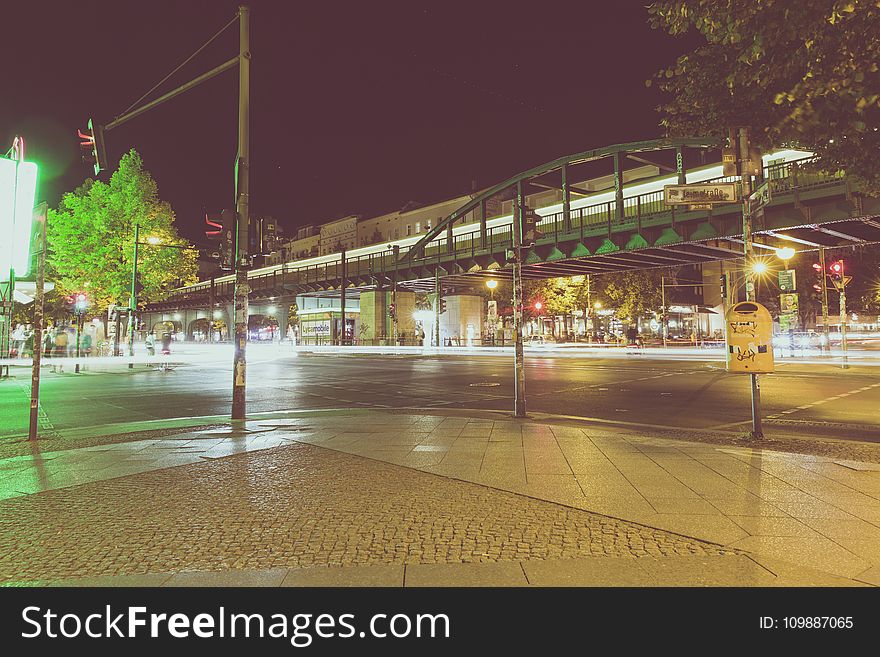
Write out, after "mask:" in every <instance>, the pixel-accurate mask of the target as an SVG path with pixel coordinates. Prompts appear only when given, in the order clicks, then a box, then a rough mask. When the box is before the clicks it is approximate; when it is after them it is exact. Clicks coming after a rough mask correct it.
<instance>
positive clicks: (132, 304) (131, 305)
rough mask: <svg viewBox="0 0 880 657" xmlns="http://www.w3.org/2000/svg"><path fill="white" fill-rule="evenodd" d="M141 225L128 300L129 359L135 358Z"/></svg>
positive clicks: (137, 227)
mask: <svg viewBox="0 0 880 657" xmlns="http://www.w3.org/2000/svg"><path fill="white" fill-rule="evenodd" d="M140 230H141V227H140V224H138V223H135V225H134V262H133V263H132V267H131V296H130V297H129V299H128V357H129V358H134V311H135V308H137V289H136V288H135V286H136V285H137V275H138V240H139V239H140V234H141V233H140ZM133 367H134V361H129V363H128V369H132V368H133Z"/></svg>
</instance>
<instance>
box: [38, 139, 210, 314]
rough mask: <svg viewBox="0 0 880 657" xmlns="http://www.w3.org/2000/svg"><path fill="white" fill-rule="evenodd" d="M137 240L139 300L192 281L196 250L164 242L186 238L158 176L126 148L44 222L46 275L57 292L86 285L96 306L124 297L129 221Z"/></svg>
mask: <svg viewBox="0 0 880 657" xmlns="http://www.w3.org/2000/svg"><path fill="white" fill-rule="evenodd" d="M135 224H138V226H139V227H140V236H141V237H140V241H141V242H146V241H148V238H156V239H157V240H158V242H157V244H155V245H152V244H144V245H142V246H140V247H139V253H138V267H137V269H138V279H139V283H140V285H142V286H143V289H142V290H141V291H139V293H138V299H139V301H141V302H144V303H146V302H150V301H157V300H159V299H161V298H163V297H164V295H165V294H167V292H169V291H170V290H171V289H173V288H174V287H176V286H178V285H181V284H184V285H185V284H189V283H193V282H195V281H196V272H197V264H196V258H197V253H196V251H194V250H189V249H178V248H163V246H164V247H167V246H168V245H177V246H183V245H186V244H187V243H186V242H185V241H183V240H182V239H181V238H180V237H179V236H178V234H177V230H176V229H175V227H174V212H173V211H172V209H171V206H170V205H169V204H168V203H167V202H164V201H161V200H159V195H158V190H157V187H156V182H155V181H154V180H153V178H152V176H150V174H149V172H147V171H145V170H144V168H143V162H142V160H141V157H140V155H138V153H137V152H136V151H134V150H132V151H130V152H129V153H128V154H126V155H125V156H123V158H122V159H121V160H120V162H119V168H118V169H117V170H116V172H115V173H114V174H113V176H112V177H111V178H110V182H109V183H104V182H101V181H98V180H91V179H89V180H86V181H85V183H84V184H83V185H82V186H81V187H79V188H77V189H76V190H75V191H73V192H68V193H67V194H65V195H64V196H63V197H62V199H61V202H60V204H59V206H58V209H57V210H50V212H49V219H48V222H47V240H48V246H49V249H48V255H47V270H48V274H47V276H51V278H52V279H53V280H54V281H55V283H56V286H57V287H58V288H59V289H60V291H61V292H62V293H75V292H80V291H85V292H86V293H87V294H88V296H89V303H90V305H91V306H92V308H93V309H99V308H100V309H103V308H106V307H107V306H108V305H109V304H110V303H117V304H118V303H123V304H126V305H127V302H128V298H129V294H130V291H131V275H132V265H133V257H134V252H133V249H134V227H135Z"/></svg>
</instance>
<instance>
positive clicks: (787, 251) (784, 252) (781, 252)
mask: <svg viewBox="0 0 880 657" xmlns="http://www.w3.org/2000/svg"><path fill="white" fill-rule="evenodd" d="M794 254H795V250H794V249H793V248H791V247H790V246H784V247H782V248H781V249H776V257H778V258H779V259H780V260H782V261H784V262H785V264H786V266H788V261H789V260H791V259H792V258H793V257H794Z"/></svg>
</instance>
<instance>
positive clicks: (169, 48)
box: [0, 0, 697, 240]
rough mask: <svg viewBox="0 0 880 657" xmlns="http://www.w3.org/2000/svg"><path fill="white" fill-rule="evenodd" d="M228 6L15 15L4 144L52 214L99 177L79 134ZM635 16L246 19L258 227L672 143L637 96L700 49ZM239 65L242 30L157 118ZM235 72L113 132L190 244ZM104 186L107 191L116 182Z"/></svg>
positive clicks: (439, 6)
mask: <svg viewBox="0 0 880 657" xmlns="http://www.w3.org/2000/svg"><path fill="white" fill-rule="evenodd" d="M238 4H239V3H238V2H235V1H228V0H212V1H207V0H197V1H194V0H186V1H182V0H177V1H176V2H165V1H150V2H127V1H119V0H117V1H115V2H103V1H101V2H99V1H86V0H80V1H69V2H39V1H31V2H29V3H15V4H14V5H13V4H12V3H7V4H6V5H5V6H4V10H3V12H4V19H5V20H4V37H3V42H4V49H3V50H4V53H5V56H4V60H3V61H4V63H3V65H2V67H0V70H2V79H3V82H4V90H3V94H2V100H0V139H2V142H0V143H2V144H3V149H4V151H5V149H7V148H8V147H9V146H10V145H11V143H12V138H13V136H14V135H16V134H22V135H23V136H24V137H25V138H26V139H27V141H28V149H29V153H28V154H29V158H28V159H33V160H35V161H37V162H39V163H40V164H41V166H42V174H43V178H42V182H41V196H42V197H43V198H45V199H46V200H48V201H49V202H50V204H52V205H54V204H56V203H57V201H58V199H59V198H60V195H61V194H62V193H63V192H65V191H68V190H72V189H73V188H75V187H76V186H77V185H79V184H81V183H82V181H83V180H84V179H85V178H86V177H87V176H88V175H89V174H90V173H91V171H90V169H89V167H88V166H87V165H84V164H82V163H81V161H80V151H79V146H78V141H77V138H76V129H77V128H78V127H81V128H85V125H86V122H87V120H88V118H89V117H93V118H94V119H95V121H96V122H97V123H109V122H110V121H111V120H113V118H114V117H115V116H118V115H120V114H122V113H123V112H124V110H125V109H126V108H127V107H128V106H129V105H131V103H133V102H134V101H135V100H136V99H137V98H139V97H140V96H141V95H142V94H143V93H145V92H146V91H147V90H148V89H150V88H151V87H152V86H153V85H154V84H155V83H157V82H158V81H159V80H161V79H162V78H163V77H164V76H165V75H166V74H168V73H169V72H171V70H173V69H174V68H175V67H176V66H177V65H178V64H180V63H181V62H183V61H184V60H185V59H186V58H187V57H188V56H189V55H190V54H192V53H193V52H194V51H195V50H196V49H197V48H198V47H199V46H201V45H202V44H203V43H204V42H205V41H207V39H208V38H210V37H211V36H212V35H213V34H214V33H215V32H216V31H217V30H219V29H220V28H221V27H222V26H223V25H224V24H225V23H226V22H227V21H228V20H230V19H231V18H232V17H233V16H234V15H235V13H236V12H237V7H238ZM645 4H647V3H646V2H644V1H631V0H615V1H608V2H593V1H591V0H583V1H581V2H558V3H557V2H547V1H543V2H534V3H528V4H525V3H510V2H480V3H477V2H473V1H472V2H457V1H444V2H418V1H410V2H400V3H388V2H380V1H376V2H325V3H320V2H311V3H306V2H299V1H296V2H294V1H281V0H253V1H252V2H251V9H252V12H251V52H252V57H253V59H252V66H251V71H252V83H251V212H252V214H253V215H257V216H260V215H264V214H270V215H273V216H275V217H276V218H277V219H278V220H279V221H280V223H281V225H282V226H284V227H285V229H288V230H289V229H291V228H294V227H296V226H299V225H304V224H308V223H321V222H323V221H326V220H329V219H332V218H335V217H338V216H342V215H344V214H348V213H358V214H363V215H366V216H370V215H375V214H379V213H383V212H390V211H393V210H395V209H398V208H400V207H401V206H403V205H404V204H405V203H406V202H407V201H411V200H412V201H417V202H421V203H432V202H435V201H438V200H441V199H443V198H448V197H451V196H455V195H458V194H461V193H465V192H466V191H468V190H469V189H470V186H471V181H472V180H476V182H477V184H478V185H479V186H481V187H484V186H488V185H491V184H494V183H496V182H499V181H500V180H501V179H503V178H506V177H508V176H509V175H511V174H514V173H516V172H517V171H520V170H524V169H527V168H530V167H532V166H535V165H537V164H540V163H541V162H544V161H547V160H551V159H554V158H556V157H559V156H562V155H567V154H570V153H575V152H579V151H583V150H588V149H591V148H597V147H601V146H605V145H608V144H612V143H617V142H627V141H636V140H639V139H652V138H657V137H661V136H662V133H661V129H660V127H659V126H658V122H659V116H658V114H657V113H656V111H655V107H656V106H657V105H658V104H659V102H660V100H661V98H660V97H659V95H658V92H657V91H656V90H655V89H654V88H653V87H652V88H646V87H645V84H644V82H645V80H646V79H647V78H649V77H651V75H652V74H653V73H654V72H655V71H656V70H658V69H659V68H661V67H662V66H664V65H666V64H667V63H669V62H671V61H673V60H674V58H675V57H676V56H678V55H679V54H680V53H682V52H684V51H686V50H689V49H690V48H692V47H693V46H694V45H696V43H697V39H696V37H689V38H686V39H674V38H672V37H669V36H668V35H666V34H664V33H663V32H661V31H658V30H652V29H650V27H649V26H648V24H647V12H646V10H645V8H644V5H645ZM237 53H238V26H237V23H236V24H235V25H234V26H232V27H231V28H230V29H228V30H227V31H226V32H225V33H224V34H223V35H222V36H221V37H220V38H218V39H217V40H216V41H215V42H214V43H213V44H212V45H211V46H210V47H208V48H207V49H205V50H204V51H203V52H202V53H201V54H200V55H199V56H198V57H197V58H196V59H195V60H194V61H193V62H191V63H190V64H189V65H187V66H186V67H184V68H183V69H182V70H181V71H180V72H178V73H177V75H175V76H174V77H173V78H172V79H171V80H170V81H169V82H168V83H166V84H165V85H163V86H162V87H161V88H160V89H159V90H158V91H157V92H156V93H154V94H153V95H152V96H150V97H149V98H148V100H150V99H152V98H155V97H156V96H158V95H161V94H162V93H164V92H165V91H168V90H170V89H171V88H173V87H174V86H177V85H179V84H181V83H183V82H186V81H188V80H190V79H192V78H194V77H196V76H197V75H199V74H201V73H202V72H205V71H207V70H209V69H210V68H213V67H214V66H216V65H218V64H220V63H222V62H224V61H226V60H228V59H230V58H231V57H233V56H235V55H236V54H237ZM237 113H238V72H237V69H235V70H232V71H227V72H226V73H224V74H222V75H221V76H219V77H217V78H214V79H213V80H211V81H209V82H207V83H206V84H204V85H202V86H200V87H199V88H197V89H195V90H193V91H190V92H188V93H187V94H185V95H183V96H179V97H178V98H176V99H173V100H171V101H169V102H168V103H166V104H164V105H162V106H161V107H159V108H157V109H155V110H153V111H151V112H149V113H147V114H145V115H142V116H140V117H138V118H135V119H133V120H132V121H130V122H129V123H126V124H125V125H123V126H121V127H119V128H117V129H115V130H112V131H111V132H108V133H107V135H106V141H107V150H108V156H109V158H110V160H111V161H112V162H113V165H114V167H115V164H116V163H117V162H118V159H119V157H120V156H121V155H122V154H123V153H125V152H126V151H128V149H130V148H135V149H137V150H138V151H139V152H140V153H141V155H142V156H143V159H144V163H145V166H146V168H147V169H148V170H149V171H150V172H151V173H152V175H153V176H154V177H155V179H156V180H157V182H158V185H159V193H160V196H161V197H162V198H163V199H165V200H168V201H169V202H170V203H171V204H172V206H173V208H174V210H175V212H176V214H177V223H178V227H179V230H180V231H181V233H182V234H183V235H184V236H185V237H188V238H190V239H194V240H200V239H201V238H202V236H203V235H202V230H203V217H204V213H205V211H206V210H209V211H219V210H220V209H222V208H223V207H233V173H232V171H233V162H234V159H235V153H236V145H237ZM106 175H108V174H102V176H106Z"/></svg>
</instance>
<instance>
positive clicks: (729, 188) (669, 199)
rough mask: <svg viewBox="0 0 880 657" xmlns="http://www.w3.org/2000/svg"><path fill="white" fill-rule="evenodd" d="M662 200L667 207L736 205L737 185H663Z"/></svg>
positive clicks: (737, 197)
mask: <svg viewBox="0 0 880 657" xmlns="http://www.w3.org/2000/svg"><path fill="white" fill-rule="evenodd" d="M663 200H664V201H666V204H667V205H693V204H716V203H737V202H739V200H740V198H739V184H738V183H715V184H705V185H699V184H697V185H665V186H664V187H663Z"/></svg>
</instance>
